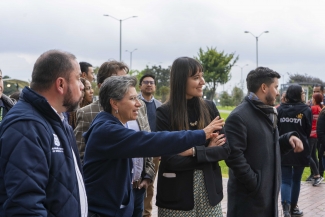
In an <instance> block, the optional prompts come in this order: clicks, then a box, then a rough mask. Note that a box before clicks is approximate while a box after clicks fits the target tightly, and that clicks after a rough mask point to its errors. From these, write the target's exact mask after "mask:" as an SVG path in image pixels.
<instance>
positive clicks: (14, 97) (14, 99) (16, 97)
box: [9, 91, 20, 102]
mask: <svg viewBox="0 0 325 217" xmlns="http://www.w3.org/2000/svg"><path fill="white" fill-rule="evenodd" d="M19 95H20V92H19V91H16V92H14V93H12V94H11V95H10V96H9V98H10V99H11V100H12V101H13V102H14V101H16V102H18V100H19Z"/></svg>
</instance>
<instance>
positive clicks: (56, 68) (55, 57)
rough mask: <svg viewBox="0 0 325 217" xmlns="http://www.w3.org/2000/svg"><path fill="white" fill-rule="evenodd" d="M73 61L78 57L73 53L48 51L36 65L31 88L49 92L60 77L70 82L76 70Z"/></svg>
mask: <svg viewBox="0 0 325 217" xmlns="http://www.w3.org/2000/svg"><path fill="white" fill-rule="evenodd" d="M73 60H76V57H75V55H73V54H71V53H68V52H64V51H60V50H49V51H46V52H45V53H43V54H42V55H41V56H40V57H39V58H38V59H37V60H36V62H35V64H34V68H33V72H32V81H31V83H30V88H31V89H33V90H38V91H43V90H47V89H48V88H49V87H50V86H51V85H52V84H53V83H54V82H55V80H56V79H57V78H58V77H63V78H64V79H66V80H67V81H69V78H70V74H71V72H72V71H73V69H74V66H73V64H72V61H73Z"/></svg>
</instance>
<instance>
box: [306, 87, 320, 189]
mask: <svg viewBox="0 0 325 217" xmlns="http://www.w3.org/2000/svg"><path fill="white" fill-rule="evenodd" d="M322 102H323V96H322V95H321V94H320V93H314V94H313V97H312V106H311V107H310V108H311V112H312V115H313V122H312V129H311V133H310V138H309V139H308V143H309V146H310V157H311V158H310V172H311V174H310V176H309V177H308V178H307V180H306V181H312V180H313V181H314V183H313V185H314V186H317V185H319V184H320V183H321V181H322V180H323V177H321V176H320V172H319V163H320V164H322V159H318V158H317V156H316V149H317V144H318V139H317V131H316V128H317V120H318V116H319V113H320V112H321V110H322V108H323V107H324V106H323V104H322Z"/></svg>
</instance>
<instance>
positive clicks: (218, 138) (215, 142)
mask: <svg viewBox="0 0 325 217" xmlns="http://www.w3.org/2000/svg"><path fill="white" fill-rule="evenodd" d="M225 143H226V137H225V134H220V135H219V134H218V133H213V134H212V137H211V140H210V143H209V145H208V147H215V146H221V145H223V144H225Z"/></svg>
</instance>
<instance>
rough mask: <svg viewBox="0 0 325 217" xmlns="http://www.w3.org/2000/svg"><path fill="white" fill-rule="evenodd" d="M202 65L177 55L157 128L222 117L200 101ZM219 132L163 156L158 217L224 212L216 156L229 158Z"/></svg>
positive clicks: (196, 125) (190, 126)
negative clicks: (191, 146)
mask: <svg viewBox="0 0 325 217" xmlns="http://www.w3.org/2000/svg"><path fill="white" fill-rule="evenodd" d="M204 85H205V81H204V78H203V67H202V65H201V64H200V63H199V62H198V61H197V60H195V59H193V58H189V57H181V58H178V59H176V60H175V61H174V63H173V65H172V68H171V73H170V95H169V100H168V101H167V103H165V104H164V105H162V106H161V107H159V108H158V109H157V122H156V125H157V131H178V130H196V129H203V128H204V127H205V126H207V125H208V124H209V123H210V122H211V120H213V119H214V118H216V117H217V116H219V117H220V114H219V112H218V110H217V108H216V106H215V104H214V103H213V102H212V101H208V100H203V99H202V96H203V86H204ZM229 152H230V149H229V146H228V144H227V143H226V141H225V137H224V134H223V131H221V132H219V133H218V134H217V136H215V138H213V139H210V140H209V141H207V142H206V143H205V144H197V146H196V147H194V148H192V149H189V150H187V151H185V152H183V156H179V155H169V156H162V157H161V163H160V166H159V173H158V185H157V202H156V204H157V206H158V216H160V217H165V216H186V217H188V216H222V210H221V205H220V201H221V200H222V198H223V193H222V177H221V171H220V167H219V165H218V161H220V160H224V159H226V158H227V157H228V155H229Z"/></svg>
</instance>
